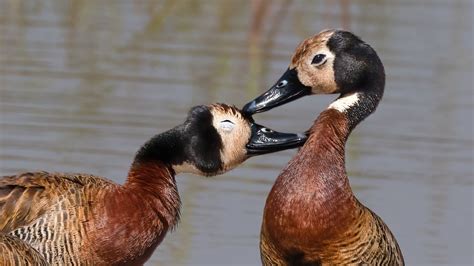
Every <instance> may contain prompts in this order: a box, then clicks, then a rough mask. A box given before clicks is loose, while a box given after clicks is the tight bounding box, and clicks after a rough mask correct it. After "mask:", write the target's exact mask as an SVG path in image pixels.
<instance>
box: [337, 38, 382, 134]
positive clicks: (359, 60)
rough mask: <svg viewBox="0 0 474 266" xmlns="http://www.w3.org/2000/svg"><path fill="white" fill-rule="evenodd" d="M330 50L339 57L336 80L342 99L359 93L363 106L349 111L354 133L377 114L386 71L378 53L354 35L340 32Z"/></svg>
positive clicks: (351, 127) (358, 104)
mask: <svg viewBox="0 0 474 266" xmlns="http://www.w3.org/2000/svg"><path fill="white" fill-rule="evenodd" d="M328 47H329V49H330V50H331V51H332V52H333V53H334V54H335V56H336V57H335V60H334V66H333V67H334V76H335V81H336V84H337V86H338V88H339V90H340V92H341V97H343V96H344V95H347V94H350V93H353V92H358V93H359V102H358V103H357V104H356V105H354V106H352V107H351V108H349V110H348V111H347V114H348V118H349V123H350V125H349V127H350V129H351V130H352V129H353V128H354V127H355V126H357V124H358V123H360V122H361V121H362V120H363V119H365V118H366V117H367V116H369V115H370V114H371V113H372V112H373V111H375V109H376V108H377V106H378V103H379V102H380V100H381V99H382V96H383V92H384V88H385V70H384V67H383V64H382V61H381V60H380V58H379V57H378V55H377V53H376V52H375V50H374V49H373V48H372V47H371V46H370V45H368V44H367V43H365V42H364V41H362V40H361V39H360V38H359V37H357V36H355V35H354V34H352V33H351V32H347V31H336V32H335V33H334V34H333V35H332V36H331V38H330V39H329V41H328Z"/></svg>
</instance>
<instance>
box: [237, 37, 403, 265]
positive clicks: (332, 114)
mask: <svg viewBox="0 0 474 266" xmlns="http://www.w3.org/2000/svg"><path fill="white" fill-rule="evenodd" d="M384 87H385V72H384V67H383V64H382V62H381V60H380V58H379V57H378V55H377V53H376V52H375V50H374V49H373V48H372V47H371V46H370V45H368V44H367V43H365V42H364V41H362V40H361V39H360V38H359V37H357V36H355V35H354V34H352V33H351V32H348V31H343V30H326V31H322V32H320V33H319V34H316V35H315V36H312V37H310V38H308V39H306V40H304V41H303V42H302V43H300V44H299V45H298V47H297V48H296V51H295V53H294V55H293V57H292V59H291V63H290V66H289V68H288V69H287V70H286V72H285V73H284V74H283V75H282V76H281V78H280V79H279V80H278V81H277V82H276V83H275V85H274V86H272V87H271V88H270V89H269V90H268V91H266V92H265V93H263V94H262V95H260V96H259V97H257V98H256V99H255V100H253V101H251V102H249V103H248V104H246V105H245V106H244V108H243V112H245V113H247V114H248V115H252V114H255V113H259V112H264V111H268V110H270V109H272V108H275V107H277V106H280V105H282V104H285V103H288V102H291V101H294V100H296V99H298V98H300V97H303V96H305V95H314V94H333V93H338V94H340V96H339V97H338V98H337V99H336V100H335V101H333V102H332V103H331V104H330V105H329V106H328V108H327V109H326V110H324V111H323V112H321V114H319V116H318V118H317V119H316V121H315V122H314V123H313V125H312V126H311V128H310V130H309V131H308V132H309V137H308V140H307V142H306V143H305V144H304V145H303V147H302V148H301V149H300V150H299V151H298V153H297V154H296V156H295V157H294V158H292V160H291V161H290V162H289V164H288V166H287V167H286V168H285V169H284V170H283V171H282V172H281V173H280V175H279V176H278V177H277V179H276V181H275V184H274V185H273V187H272V190H271V191H270V193H269V195H268V197H267V200H266V204H265V209H264V214H263V223H262V227H261V228H262V229H261V234H260V251H261V258H262V262H263V264H264V265H404V260H403V255H402V252H401V250H400V247H399V246H398V243H397V241H396V239H395V237H394V235H393V234H392V232H391V231H390V229H389V228H388V226H387V225H386V224H385V223H384V222H383V221H382V219H381V218H380V217H379V216H377V215H376V214H375V213H373V212H372V211H371V210H369V209H368V208H367V207H365V206H364V205H362V204H361V203H360V202H359V201H358V200H357V198H356V197H355V195H354V194H353V192H352V189H351V187H350V185H349V179H348V177H347V171H346V168H345V143H346V141H347V139H348V137H349V135H350V133H351V131H352V130H353V129H354V128H355V127H356V126H357V124H359V123H360V122H361V121H362V120H363V119H365V118H366V117H367V116H369V115H370V114H371V113H372V112H374V111H375V109H376V107H377V106H378V104H379V102H380V100H381V98H382V95H383V92H384Z"/></svg>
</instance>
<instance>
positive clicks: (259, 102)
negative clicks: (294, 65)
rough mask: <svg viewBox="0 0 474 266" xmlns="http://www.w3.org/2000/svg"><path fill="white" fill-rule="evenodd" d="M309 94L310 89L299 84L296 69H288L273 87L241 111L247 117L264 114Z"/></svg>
mask: <svg viewBox="0 0 474 266" xmlns="http://www.w3.org/2000/svg"><path fill="white" fill-rule="evenodd" d="M309 94H311V88H310V87H308V86H305V85H303V84H302V83H301V82H300V80H299V79H298V73H297V72H296V69H288V70H286V72H285V73H284V74H283V76H281V78H280V79H279V80H278V82H277V83H276V84H275V85H273V87H271V88H270V89H269V90H268V91H266V92H265V93H264V94H262V95H260V96H258V97H257V98H255V100H253V101H251V102H249V103H247V104H246V105H245V106H244V108H242V111H243V112H244V113H245V114H247V115H253V114H255V113H260V112H265V111H268V110H270V109H272V108H275V107H277V106H280V105H283V104H285V103H288V102H291V101H294V100H296V99H298V98H301V97H303V96H305V95H309Z"/></svg>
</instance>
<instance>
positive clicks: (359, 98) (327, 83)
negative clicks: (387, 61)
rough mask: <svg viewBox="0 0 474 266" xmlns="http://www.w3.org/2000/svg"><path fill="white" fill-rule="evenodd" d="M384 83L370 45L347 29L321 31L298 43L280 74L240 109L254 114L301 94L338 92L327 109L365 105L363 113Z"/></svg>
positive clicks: (374, 103) (371, 107)
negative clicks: (268, 87) (272, 84)
mask: <svg viewBox="0 0 474 266" xmlns="http://www.w3.org/2000/svg"><path fill="white" fill-rule="evenodd" d="M384 86H385V73H384V67H383V65H382V62H381V61H380V59H379V57H378V55H377V53H376V52H375V50H374V49H373V48H372V47H370V45H368V44H367V43H365V42H364V41H362V40H361V39H360V38H359V37H357V36H355V35H354V34H352V33H351V32H348V31H342V30H325V31H322V32H320V33H318V34H317V35H315V36H313V37H310V38H308V39H306V40H304V41H303V42H302V43H300V44H299V45H298V47H297V48H296V51H295V53H294V55H293V57H292V59H291V64H290V66H289V68H288V69H287V71H286V72H285V73H284V74H283V75H282V77H281V78H280V79H279V80H278V81H277V82H276V83H275V85H274V86H272V87H271V88H270V89H269V90H268V91H267V92H265V93H264V94H262V95H261V96H259V97H257V98H256V99H255V100H253V101H251V102H249V103H248V104H247V105H245V106H244V108H243V111H244V112H245V113H247V114H254V113H258V112H264V111H267V110H270V109H272V108H274V107H277V106H279V105H282V104H285V103H287V102H290V101H293V100H296V99H298V98H300V97H302V96H305V95H311V94H332V93H339V94H341V96H340V97H339V99H338V100H339V101H335V102H334V103H333V104H332V105H331V106H330V108H334V109H337V110H339V111H341V112H346V111H347V109H348V108H349V107H352V106H355V105H366V107H367V108H366V109H367V111H364V112H363V113H364V115H365V116H367V115H368V114H370V113H371V112H372V111H373V110H374V109H375V107H376V106H377V104H378V102H379V101H380V99H381V97H382V94H383V90H384ZM361 118H363V117H361Z"/></svg>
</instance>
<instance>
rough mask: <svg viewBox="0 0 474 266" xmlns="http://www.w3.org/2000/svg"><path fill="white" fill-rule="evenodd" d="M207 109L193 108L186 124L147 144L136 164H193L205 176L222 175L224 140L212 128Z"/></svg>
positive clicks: (138, 155)
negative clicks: (221, 153) (220, 173)
mask: <svg viewBox="0 0 474 266" xmlns="http://www.w3.org/2000/svg"><path fill="white" fill-rule="evenodd" d="M212 120H213V116H212V114H211V112H210V110H209V108H208V107H207V106H196V107H194V108H192V109H191V110H190V111H189V113H188V117H187V119H186V121H185V122H184V123H183V124H182V125H179V126H177V127H175V128H173V129H170V130H168V131H166V132H164V133H161V134H158V135H156V136H154V137H153V138H152V139H150V140H149V141H148V142H146V143H145V144H144V145H143V146H142V147H141V148H140V150H139V151H138V152H137V154H136V156H135V161H134V163H146V162H154V161H159V162H162V163H164V164H167V165H170V166H171V165H181V164H183V163H185V162H186V163H189V164H191V165H194V166H195V167H196V168H197V169H198V170H200V171H201V172H203V173H207V174H212V173H217V172H219V171H220V170H221V169H222V168H223V166H222V160H221V158H220V152H221V150H222V140H221V137H220V135H219V133H218V132H217V130H216V129H215V128H214V126H213V124H212Z"/></svg>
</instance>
